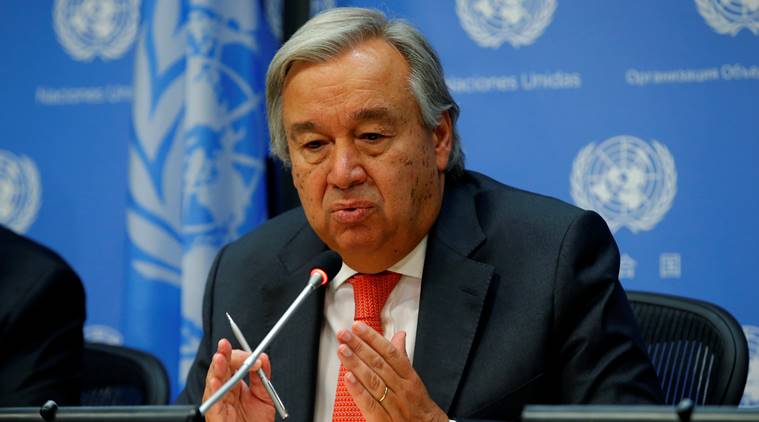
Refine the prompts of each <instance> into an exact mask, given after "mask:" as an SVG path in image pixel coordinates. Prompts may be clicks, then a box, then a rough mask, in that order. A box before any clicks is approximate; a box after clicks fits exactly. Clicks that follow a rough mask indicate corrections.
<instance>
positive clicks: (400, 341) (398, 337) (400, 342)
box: [390, 331, 409, 359]
mask: <svg viewBox="0 0 759 422" xmlns="http://www.w3.org/2000/svg"><path fill="white" fill-rule="evenodd" d="M390 343H392V344H393V346H395V348H396V349H398V350H400V351H401V353H402V354H403V356H404V357H405V358H406V359H408V358H409V357H408V351H407V350H406V332H405V331H398V332H396V333H395V334H393V338H391V339H390Z"/></svg>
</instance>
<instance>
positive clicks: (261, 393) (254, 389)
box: [249, 353, 274, 405]
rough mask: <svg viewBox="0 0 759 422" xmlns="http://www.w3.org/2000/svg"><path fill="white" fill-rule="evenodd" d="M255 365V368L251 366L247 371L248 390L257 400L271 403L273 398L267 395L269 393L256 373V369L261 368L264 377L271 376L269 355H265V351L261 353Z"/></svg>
mask: <svg viewBox="0 0 759 422" xmlns="http://www.w3.org/2000/svg"><path fill="white" fill-rule="evenodd" d="M255 366H256V368H255V369H253V368H251V369H250V373H249V376H250V392H251V393H252V394H253V395H254V396H255V397H256V398H258V399H259V400H261V401H264V402H267V403H270V404H272V405H273V404H274V402H273V399H272V397H270V396H269V393H268V392H267V391H266V387H265V386H264V384H263V381H262V380H261V377H260V375H258V369H259V368H263V370H264V373H265V374H266V377H267V378H271V363H270V361H269V356H267V355H266V354H265V353H262V354H261V357H259V358H258V360H257V364H256V365H255Z"/></svg>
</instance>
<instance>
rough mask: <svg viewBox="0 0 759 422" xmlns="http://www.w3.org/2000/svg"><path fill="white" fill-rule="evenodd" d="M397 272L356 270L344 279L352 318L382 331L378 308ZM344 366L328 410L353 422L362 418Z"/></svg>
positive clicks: (341, 419) (397, 277)
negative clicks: (350, 295)
mask: <svg viewBox="0 0 759 422" xmlns="http://www.w3.org/2000/svg"><path fill="white" fill-rule="evenodd" d="M400 279H401V275H400V274H398V273H391V272H389V271H385V272H383V273H379V274H356V275H354V276H353V277H351V278H350V279H348V283H350V284H352V285H353V300H354V302H355V304H356V312H355V314H354V317H353V319H354V320H355V321H363V322H364V323H366V325H368V326H370V327H372V328H373V329H374V330H375V331H377V332H378V333H380V334H383V330H382V318H381V316H380V314H381V312H382V308H383V307H384V306H385V302H387V297H388V296H390V292H392V291H393V288H395V285H396V284H397V283H398V280H400ZM344 377H345V367H344V366H343V365H340V373H339V374H338V376H337V391H336V392H335V410H334V411H333V413H332V421H333V422H338V421H339V422H357V421H362V422H363V421H366V419H365V418H364V416H363V415H362V414H361V411H360V410H358V406H356V403H355V402H354V401H353V398H352V397H351V395H350V393H348V389H347V388H345V382H344V381H343V378H344Z"/></svg>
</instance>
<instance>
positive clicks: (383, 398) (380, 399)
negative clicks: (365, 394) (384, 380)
mask: <svg viewBox="0 0 759 422" xmlns="http://www.w3.org/2000/svg"><path fill="white" fill-rule="evenodd" d="M385 397H387V385H386V386H385V392H384V393H382V397H380V398H379V399H378V400H377V401H378V402H380V403H382V400H385Z"/></svg>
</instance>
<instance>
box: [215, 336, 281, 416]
mask: <svg viewBox="0 0 759 422" xmlns="http://www.w3.org/2000/svg"><path fill="white" fill-rule="evenodd" d="M248 356H250V353H248V352H244V351H242V350H232V345H231V344H230V343H229V341H228V340H227V339H221V340H219V344H218V346H217V351H216V353H215V354H214V355H213V358H212V359H211V366H210V367H209V368H208V373H207V374H206V388H205V390H204V391H203V401H206V400H208V398H209V397H211V395H212V394H213V393H214V392H216V390H218V389H219V388H221V386H222V385H224V383H225V382H226V381H227V380H228V379H229V378H230V377H231V376H232V375H233V374H234V373H235V371H236V370H237V369H238V368H240V366H242V364H243V362H244V361H245V358H247V357H248ZM262 366H263V368H264V372H265V373H266V376H267V377H271V364H270V363H269V357H268V356H266V354H261V357H260V358H258V360H256V363H254V364H253V366H252V367H251V368H250V375H249V376H250V386H248V385H247V384H246V383H245V381H240V382H239V383H238V384H237V385H236V386H234V387H233V388H232V389H231V390H229V392H228V393H227V394H225V395H224V397H222V398H221V400H219V401H218V402H217V403H216V404H214V405H213V406H212V407H211V408H210V409H208V412H206V414H205V418H206V421H208V422H215V421H230V422H237V421H273V420H274V404H273V403H272V402H271V398H270V397H269V395H268V394H267V393H266V389H265V388H264V386H263V384H262V383H261V380H260V379H259V378H258V375H257V374H256V372H257V371H258V368H261V367H262Z"/></svg>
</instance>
